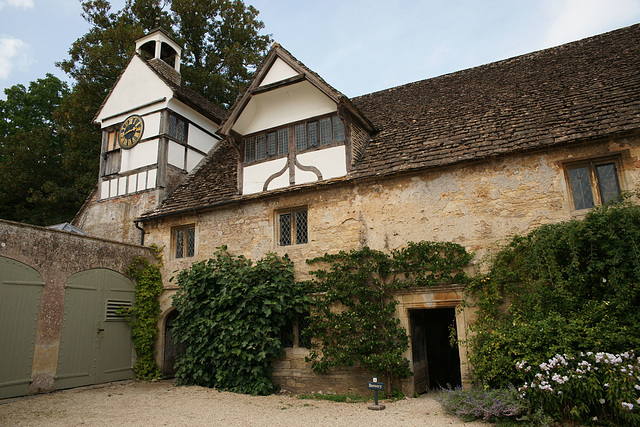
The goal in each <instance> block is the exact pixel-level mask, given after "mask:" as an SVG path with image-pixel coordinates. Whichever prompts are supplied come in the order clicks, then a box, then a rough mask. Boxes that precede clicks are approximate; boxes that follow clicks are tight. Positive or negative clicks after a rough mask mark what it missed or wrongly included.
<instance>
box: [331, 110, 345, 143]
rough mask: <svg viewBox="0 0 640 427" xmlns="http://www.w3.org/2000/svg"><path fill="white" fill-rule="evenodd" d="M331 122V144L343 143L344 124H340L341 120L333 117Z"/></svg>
mask: <svg viewBox="0 0 640 427" xmlns="http://www.w3.org/2000/svg"><path fill="white" fill-rule="evenodd" d="M332 122H333V142H343V141H344V123H342V119H340V117H338V116H334V117H333V118H332Z"/></svg>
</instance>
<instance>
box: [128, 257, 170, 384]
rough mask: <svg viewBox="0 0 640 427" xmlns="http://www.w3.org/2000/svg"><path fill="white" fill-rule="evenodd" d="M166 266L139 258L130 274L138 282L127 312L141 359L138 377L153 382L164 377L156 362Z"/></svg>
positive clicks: (132, 266)
mask: <svg viewBox="0 0 640 427" xmlns="http://www.w3.org/2000/svg"><path fill="white" fill-rule="evenodd" d="M161 266H162V264H161V263H160V261H158V264H151V263H150V262H149V261H148V260H147V259H145V258H142V257H137V258H136V259H134V260H133V262H132V263H131V265H130V266H129V268H128V269H127V271H126V273H127V274H128V275H129V276H130V277H131V278H132V279H133V280H134V281H135V282H136V298H135V304H134V306H133V307H132V308H131V309H129V310H128V313H126V315H127V318H128V320H129V323H130V324H131V337H132V339H133V345H134V347H135V349H136V355H137V356H138V359H137V361H136V365H135V367H134V370H135V374H136V378H138V379H142V380H146V381H150V380H153V379H157V378H160V377H161V376H162V373H161V372H160V368H159V367H158V364H157V363H156V359H155V354H154V350H153V345H154V341H155V339H156V338H157V337H158V326H157V325H158V319H159V318H160V302H159V300H158V297H159V296H160V294H161V293H162V289H163V286H162V276H161V274H160V267H161Z"/></svg>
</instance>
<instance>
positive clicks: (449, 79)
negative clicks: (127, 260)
mask: <svg viewBox="0 0 640 427" xmlns="http://www.w3.org/2000/svg"><path fill="white" fill-rule="evenodd" d="M351 101H352V103H353V104H354V105H355V106H356V107H357V108H358V109H359V111H361V112H362V113H363V114H364V115H365V116H366V118H367V119H369V120H370V121H371V123H372V124H373V125H374V127H375V128H376V129H377V130H378V133H377V134H375V135H374V136H373V137H372V140H371V142H370V143H369V145H368V147H367V148H366V151H365V153H364V155H363V156H362V158H361V159H360V161H359V162H358V163H357V164H356V165H355V167H354V169H353V170H352V171H351V172H350V174H349V175H348V176H347V179H357V178H362V177H368V176H379V175H389V174H394V173H399V172H404V171H414V170H420V169H423V168H433V167H440V166H444V165H450V164H454V163H458V162H464V161H471V160H476V159H482V158H487V157H493V156H500V155H505V154H508V153H514V152H520V151H527V150H534V149H543V148H546V147H550V146H552V145H557V144H563V143H569V142H576V141H582V140H589V139H593V138H598V137H602V136H605V135H611V134H620V133H624V132H627V131H630V130H634V129H640V24H638V25H633V26H631V27H627V28H623V29H620V30H616V31H612V32H610V33H606V34H602V35H599V36H594V37H590V38H587V39H584V40H580V41H577V42H573V43H569V44H566V45H562V46H558V47H554V48H550V49H546V50H543V51H539V52H534V53H530V54H527V55H522V56H518V57H515V58H511V59H507V60H504V61H500V62H496V63H492V64H487V65H483V66H480V67H476V68H472V69H468V70H464V71H460V72H456V73H452V74H447V75H444V76H440V77H436V78H432V79H428V80H423V81H419V82H415V83H410V84H407V85H403V86H399V87H395V88H392V89H388V90H383V91H380V92H375V93H372V94H369V95H364V96H361V97H357V98H354V99H352V100H351ZM223 144H224V143H223ZM237 162H238V158H237V154H236V153H235V151H233V150H232V149H231V148H230V147H228V146H226V147H225V146H222V147H220V149H218V150H217V151H216V153H214V155H213V156H212V158H210V159H209V161H208V162H207V164H206V165H205V166H203V167H202V168H200V169H198V170H197V171H196V172H195V173H193V174H192V176H190V178H189V179H188V180H187V181H186V182H185V184H183V185H182V186H181V187H179V189H178V190H176V191H175V192H174V193H173V194H172V195H171V196H170V197H169V198H168V199H167V200H166V201H165V203H164V204H163V205H162V206H161V207H160V208H159V209H158V210H157V211H155V212H152V213H150V214H148V215H147V217H153V216H157V215H167V214H170V213H172V212H179V211H183V210H185V209H199V208H203V207H206V206H210V205H212V204H215V203H221V202H225V201H230V200H234V199H240V198H242V196H238V195H237V190H236V188H235V185H236V181H235V179H236V176H237V175H236V170H235V168H236V167H237V164H238V163H237ZM292 188H297V187H292ZM245 197H255V195H253V196H245Z"/></svg>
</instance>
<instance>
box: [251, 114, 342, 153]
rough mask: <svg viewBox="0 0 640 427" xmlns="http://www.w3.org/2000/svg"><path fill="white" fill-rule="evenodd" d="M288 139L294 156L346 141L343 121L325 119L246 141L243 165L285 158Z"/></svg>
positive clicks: (307, 122) (269, 132) (305, 122)
mask: <svg viewBox="0 0 640 427" xmlns="http://www.w3.org/2000/svg"><path fill="white" fill-rule="evenodd" d="M289 136H291V144H293V147H292V149H293V150H294V151H296V152H302V151H305V150H308V149H310V148H316V147H318V146H327V145H331V144H341V143H344V142H345V140H346V134H345V127H344V123H343V121H342V119H341V118H339V117H338V116H337V115H331V116H325V117H323V118H320V119H312V120H311V121H304V122H298V123H294V124H291V125H290V126H288V127H283V128H280V129H275V130H272V131H267V132H263V133H260V134H254V135H253V136H250V137H247V138H245V139H244V143H245V162H247V163H248V162H254V161H256V160H258V161H259V160H264V159H267V158H269V157H272V156H283V155H286V154H288V153H289Z"/></svg>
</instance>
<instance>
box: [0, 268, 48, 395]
mask: <svg viewBox="0 0 640 427" xmlns="http://www.w3.org/2000/svg"><path fill="white" fill-rule="evenodd" d="M43 285H44V282H43V281H42V277H41V276H40V274H39V273H38V272H37V271H36V270H34V269H33V268H31V267H29V266H27V265H25V264H23V263H21V262H18V261H14V260H12V259H9V258H5V257H0V362H1V363H0V399H3V398H6V397H13V396H24V395H25V394H28V392H29V384H30V381H31V362H32V361H33V350H34V348H35V340H36V330H37V328H38V312H39V308H40V294H41V293H42V286H43Z"/></svg>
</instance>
